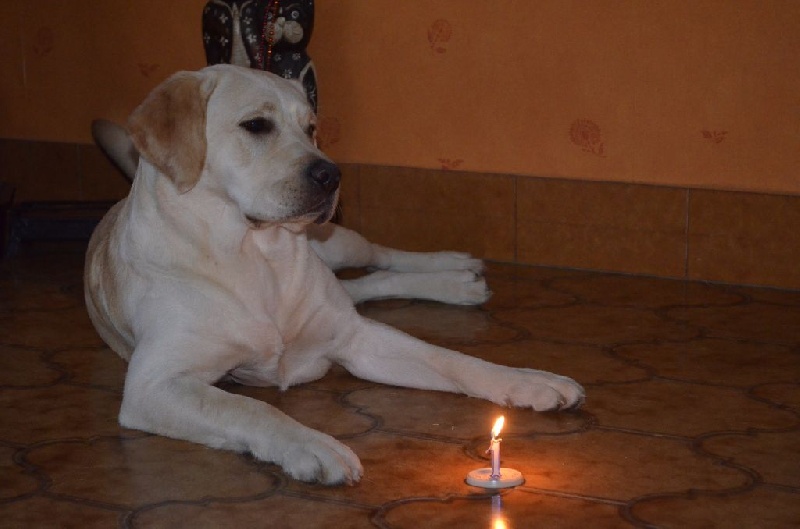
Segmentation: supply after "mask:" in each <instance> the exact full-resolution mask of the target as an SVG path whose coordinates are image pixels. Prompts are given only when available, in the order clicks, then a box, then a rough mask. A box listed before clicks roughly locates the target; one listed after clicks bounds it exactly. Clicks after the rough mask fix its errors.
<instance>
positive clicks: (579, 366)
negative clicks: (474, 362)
mask: <svg viewBox="0 0 800 529" xmlns="http://www.w3.org/2000/svg"><path fill="white" fill-rule="evenodd" d="M459 350H460V351H462V352H464V353H467V354H470V355H472V356H477V357H478V358H482V359H483V360H486V361H489V362H493V363H495V364H502V365H506V366H511V367H521V368H527V369H539V370H541V371H549V372H551V373H558V374H560V375H564V376H568V377H571V378H574V379H575V380H577V381H578V382H580V383H581V384H597V383H603V382H631V381H634V380H642V379H643V378H647V377H648V376H649V375H648V372H647V371H646V370H645V369H643V368H641V367H636V366H633V365H630V364H628V363H626V362H623V361H621V360H620V359H618V358H615V357H614V356H611V355H609V354H607V353H606V352H605V351H604V349H603V348H602V347H598V346H594V345H573V344H565V343H559V342H558V341H538V340H530V339H523V340H517V341H514V342H512V343H505V344H489V343H480V344H476V345H465V346H461V347H459Z"/></svg>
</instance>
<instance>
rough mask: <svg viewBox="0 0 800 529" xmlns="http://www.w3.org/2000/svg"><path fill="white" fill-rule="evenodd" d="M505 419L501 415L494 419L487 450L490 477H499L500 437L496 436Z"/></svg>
mask: <svg viewBox="0 0 800 529" xmlns="http://www.w3.org/2000/svg"><path fill="white" fill-rule="evenodd" d="M505 420H506V418H505V417H504V416H502V415H501V416H500V417H499V418H498V419H497V420H496V421H495V423H494V428H492V442H491V444H490V445H489V450H487V452H491V453H492V479H498V478H499V477H500V441H502V439H498V438H497V436H498V435H500V431H501V430H502V429H503V424H504V423H505Z"/></svg>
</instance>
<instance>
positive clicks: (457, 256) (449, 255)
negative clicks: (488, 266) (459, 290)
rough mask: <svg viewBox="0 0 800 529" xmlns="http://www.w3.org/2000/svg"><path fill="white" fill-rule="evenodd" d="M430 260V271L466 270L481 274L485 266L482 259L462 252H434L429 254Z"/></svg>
mask: <svg viewBox="0 0 800 529" xmlns="http://www.w3.org/2000/svg"><path fill="white" fill-rule="evenodd" d="M431 262H432V269H431V270H432V271H435V270H467V271H470V272H473V273H475V274H482V273H483V269H484V268H485V265H484V263H483V261H482V260H480V259H475V258H474V257H472V256H471V255H470V254H468V253H462V252H436V253H434V254H431Z"/></svg>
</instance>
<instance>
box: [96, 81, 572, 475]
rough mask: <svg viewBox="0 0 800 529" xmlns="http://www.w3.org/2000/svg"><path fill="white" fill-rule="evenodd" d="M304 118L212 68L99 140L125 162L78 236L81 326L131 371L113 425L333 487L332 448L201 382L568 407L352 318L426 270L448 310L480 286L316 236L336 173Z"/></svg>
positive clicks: (260, 86) (535, 387) (300, 110)
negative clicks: (123, 180)
mask: <svg viewBox="0 0 800 529" xmlns="http://www.w3.org/2000/svg"><path fill="white" fill-rule="evenodd" d="M314 119H315V118H314V114H313V113H312V110H311V108H310V107H309V105H308V103H307V102H306V98H305V95H304V94H303V92H302V88H301V86H300V85H299V84H297V83H296V82H294V81H287V80H284V79H281V78H279V77H276V76H273V75H271V74H268V73H265V72H261V71H257V70H251V69H245V68H240V67H237V66H230V65H217V66H212V67H209V68H205V69H203V70H201V71H199V72H192V73H190V72H181V73H177V74H175V75H174V76H172V77H171V78H169V79H168V80H167V81H165V82H164V83H163V84H161V85H160V86H158V87H157V88H156V89H155V90H154V91H153V92H152V93H151V94H150V95H149V96H148V97H147V98H146V99H145V101H144V102H143V103H142V104H141V105H140V106H139V107H138V108H137V109H136V110H135V111H134V112H133V114H132V115H131V116H130V119H129V121H128V128H127V134H125V133H123V132H121V131H120V130H116V129H114V128H113V127H112V128H109V129H107V130H106V131H105V132H103V131H100V135H101V136H103V135H104V134H105V135H106V138H105V139H106V140H107V141H108V142H109V143H110V144H114V145H115V146H114V147H113V148H112V149H111V150H112V151H113V150H114V149H116V150H117V153H118V154H120V159H119V160H118V161H120V165H123V166H124V165H125V164H126V163H128V162H129V161H130V160H128V162H126V161H125V160H124V158H125V157H126V156H132V157H133V158H132V159H135V158H136V157H138V156H139V155H140V158H139V160H138V168H137V169H136V175H135V178H134V179H133V185H132V188H131V191H130V194H129V196H128V197H127V198H125V199H124V200H122V201H121V202H120V203H118V204H117V205H116V206H114V208H113V209H112V210H110V211H109V213H108V214H107V215H106V217H105V218H104V219H103V221H102V222H101V224H100V225H99V226H98V228H97V230H96V231H95V233H94V235H93V236H92V240H91V241H90V244H89V249H88V252H87V258H86V269H85V286H86V304H87V307H88V311H89V314H90V316H91V318H92V321H93V323H94V325H95V326H96V328H97V330H98V332H99V333H100V335H101V336H102V338H103V339H104V340H105V341H106V342H107V343H108V344H109V346H110V347H111V348H112V349H113V350H114V351H116V352H117V353H118V354H119V355H120V356H122V357H123V358H124V359H126V360H128V361H129V367H128V372H127V376H126V380H125V391H124V396H123V401H122V407H121V410H120V416H119V420H120V423H121V424H122V425H123V426H126V427H129V428H137V429H140V430H145V431H148V432H154V433H158V434H162V435H166V436H169V437H174V438H179V439H186V440H189V441H194V442H197V443H203V444H205V445H208V446H212V447H216V448H224V449H230V450H236V451H247V452H251V453H252V454H253V455H254V456H255V457H257V458H259V459H262V460H264V461H271V462H275V463H277V464H279V465H281V467H283V469H284V471H285V472H287V473H288V474H289V475H291V476H292V477H294V478H296V479H300V480H304V481H315V480H316V481H320V482H322V483H327V484H335V483H343V482H348V483H352V482H355V481H358V480H359V479H360V477H361V474H362V468H361V464H360V462H359V460H358V457H357V456H356V455H355V454H354V453H353V452H352V451H351V450H350V449H349V448H348V447H347V446H345V445H344V444H342V443H340V442H339V441H337V440H336V439H334V438H333V437H331V436H329V435H326V434H324V433H321V432H319V431H316V430H313V429H311V428H308V427H306V426H303V425H302V424H300V423H299V422H297V421H295V420H294V419H292V418H290V417H288V416H286V415H285V414H283V413H282V412H280V411H279V410H277V409H275V408H273V407H272V406H269V405H268V404H266V403H264V402H261V401H258V400H255V399H251V398H247V397H244V396H239V395H234V394H231V393H228V392H225V391H223V390H221V389H219V388H218V387H216V386H215V385H214V384H215V383H216V382H218V381H220V380H222V379H228V380H233V381H236V382H239V383H243V384H251V385H258V386H278V387H280V388H282V389H285V388H288V387H289V386H292V385H293V384H299V383H303V382H308V381H311V380H315V379H318V378H320V377H322V376H323V375H324V374H325V373H326V371H327V370H328V368H329V367H331V365H332V364H339V365H342V366H344V367H345V368H346V369H347V370H348V371H350V372H351V373H352V374H354V375H356V376H358V377H362V378H365V379H368V380H373V381H377V382H382V383H387V384H393V385H398V386H408V387H414V388H423V389H431V390H440V391H450V392H458V393H464V394H466V395H471V396H474V397H479V398H483V399H488V400H490V401H492V402H495V403H498V404H501V405H512V406H520V407H531V408H533V409H535V410H552V409H556V408H569V407H574V406H577V405H580V403H581V402H582V400H583V390H582V388H581V387H580V386H579V385H578V384H577V383H575V382H574V381H573V380H571V379H569V378H565V377H561V376H558V375H554V374H551V373H547V372H543V371H535V370H532V369H515V368H509V367H503V366H498V365H494V364H491V363H488V362H484V361H482V360H479V359H476V358H473V357H470V356H466V355H463V354H461V353H457V352H455V351H450V350H448V349H444V348H441V347H436V346H433V345H430V344H427V343H425V342H423V341H420V340H417V339H415V338H413V337H411V336H408V335H407V334H404V333H402V332H400V331H398V330H396V329H393V328H391V327H387V326H385V325H381V324H379V323H376V322H374V321H371V320H369V319H366V318H363V317H361V316H360V315H359V314H358V313H357V312H356V310H355V308H354V305H353V301H354V299H355V300H358V299H360V297H359V296H367V297H383V296H395V295H408V296H415V295H418V294H421V293H424V292H419V291H413V288H419V287H420V286H421V285H422V286H426V281H427V280H428V279H430V277H436V276H435V274H444V275H441V276H439V277H440V278H442V279H448V278H449V280H450V283H451V284H450V285H449V286H451V287H452V286H454V285H456V284H457V283H458V282H459V281H460V282H461V286H460V287H459V288H455V289H453V292H454V293H455V294H453V292H451V293H450V294H448V293H445V294H444V295H442V296H441V297H442V298H444V299H445V300H448V297H450V298H454V299H450V301H454V302H463V303H473V302H480V299H483V298H485V296H486V293H485V285H483V283H482V281H476V278H475V273H474V269H475V267H477V266H479V262H476V261H475V260H473V259H470V258H468V257H467V256H464V255H461V254H447V253H443V254H438V253H434V254H428V255H426V254H407V253H403V252H398V251H396V250H388V249H385V248H380V247H378V246H375V245H372V244H370V243H368V242H367V241H365V240H364V239H363V238H361V237H360V236H358V235H357V234H354V233H353V232H350V231H348V230H345V229H343V228H341V227H337V226H333V225H329V224H325V223H326V221H327V220H329V219H330V217H331V215H332V213H333V211H334V208H335V206H336V201H337V197H338V186H339V178H340V174H339V170H338V169H337V167H336V165H334V164H333V163H332V162H331V161H330V160H329V159H328V158H327V157H326V156H325V155H324V154H323V153H322V152H320V151H319V150H318V149H317V148H316V146H315V143H314ZM130 141H132V145H133V146H132V147H131V146H130V145H129V142H130ZM106 147H108V145H106ZM129 169H131V167H129ZM310 227H317V228H318V229H317V230H315V235H316V237H317V239H316V240H314V241H312V240H310V238H309V228H310ZM320 227H321V228H322V229H319V228H320ZM326 263H327V264H326ZM345 265H359V266H363V265H369V266H375V267H377V268H385V269H388V271H387V273H388V274H396V275H397V276H401V277H402V275H403V273H404V271H408V270H418V271H419V270H420V268H421V272H422V273H424V274H434V276H428V277H426V278H424V279H423V280H422V281H421V282H419V281H416V280H411V281H410V282H407V283H403V281H402V280H401V281H400V282H394V283H393V282H392V277H391V276H389V277H385V278H383V279H381V276H378V279H374V278H373V279H372V280H371V281H372V283H367V284H366V287H364V288H360V289H359V287H358V286H356V288H352V284H350V286H349V287H348V286H343V284H342V282H340V281H338V280H337V278H336V276H335V275H334V274H333V272H332V271H331V267H332V266H333V267H336V266H345ZM393 269H394V272H393V271H392V270H393ZM448 269H449V270H448ZM398 270H399V271H398ZM463 274H466V276H467V280H466V284H467V286H466V287H464V283H465V279H464V277H460V275H463ZM454 277H455V279H454ZM384 279H386V281H384ZM382 282H383V283H387V285H388V286H385V288H384V287H382V286H381V283H382ZM476 284H477V289H474V288H473V289H472V290H470V289H471V288H472V287H474V285H476ZM409 285H411V286H412V287H413V288H412V289H411V291H409V290H408V289H406V287H408V286H409ZM362 286H363V285H362ZM428 286H430V287H431V288H433V289H434V290H436V288H438V287H437V286H436V285H435V284H431V285H428ZM445 290H446V289H445ZM475 290H477V293H476V292H475ZM440 293H441V290H440Z"/></svg>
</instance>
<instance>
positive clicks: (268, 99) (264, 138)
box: [128, 65, 340, 227]
mask: <svg viewBox="0 0 800 529" xmlns="http://www.w3.org/2000/svg"><path fill="white" fill-rule="evenodd" d="M315 127H316V118H315V116H314V113H313V111H312V109H311V107H310V106H309V104H308V101H307V99H306V96H305V94H304V92H303V88H302V86H301V85H300V84H299V83H298V82H296V81H289V80H286V79H283V78H281V77H278V76H275V75H273V74H270V73H267V72H262V71H259V70H251V69H247V68H241V67H238V66H230V65H216V66H211V67H208V68H205V69H203V70H200V71H199V72H180V73H177V74H175V75H173V76H172V77H170V78H169V79H167V80H166V81H164V82H163V83H162V84H161V85H159V86H158V87H157V88H156V89H155V90H153V92H151V93H150V95H149V96H148V97H147V98H146V99H145V101H144V102H143V103H142V104H141V105H140V106H139V107H138V108H137V109H136V110H134V112H133V114H131V116H130V118H129V120H128V131H129V133H130V135H131V138H132V140H133V142H134V144H135V145H136V148H137V149H139V152H140V153H141V155H142V157H144V158H145V159H146V160H147V161H148V162H150V163H151V164H152V165H154V166H155V167H156V168H157V169H158V170H159V171H160V172H161V173H163V174H164V175H166V176H167V177H168V178H170V179H171V180H172V182H173V183H174V185H175V187H176V189H177V190H178V192H179V193H189V192H191V191H192V190H193V189H194V188H195V187H202V189H204V190H207V191H210V192H212V193H216V194H218V195H220V196H222V197H223V198H224V199H226V200H230V201H232V202H233V203H234V204H235V205H236V206H237V207H238V208H239V211H240V212H241V213H242V219H243V220H244V221H246V222H248V223H249V224H250V225H251V226H253V227H259V226H261V225H262V224H264V223H269V224H280V223H284V222H298V221H299V222H303V221H306V222H311V221H315V222H326V221H327V220H329V219H330V217H331V216H332V215H333V212H334V209H335V207H336V202H337V199H338V190H339V179H340V172H339V169H338V168H337V167H336V165H335V164H333V163H332V162H331V161H330V159H328V158H327V157H326V156H325V155H324V154H323V153H322V152H321V151H320V150H319V149H317V147H316V141H315V130H316V129H315Z"/></svg>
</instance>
